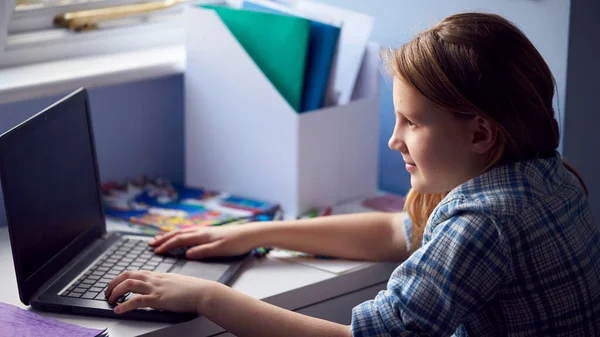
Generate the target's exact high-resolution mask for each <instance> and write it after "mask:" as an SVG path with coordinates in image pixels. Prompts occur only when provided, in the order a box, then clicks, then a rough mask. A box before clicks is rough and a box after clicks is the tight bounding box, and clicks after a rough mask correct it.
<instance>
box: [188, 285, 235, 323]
mask: <svg viewBox="0 0 600 337" xmlns="http://www.w3.org/2000/svg"><path fill="white" fill-rule="evenodd" d="M227 289H229V290H231V288H229V287H227V286H224V285H223V284H221V283H219V282H215V281H206V283H205V286H204V287H202V289H200V291H198V296H197V298H196V313H198V314H200V315H203V316H206V315H207V313H208V311H209V310H210V308H212V307H214V304H213V303H218V301H219V298H220V297H222V295H223V292H224V291H227Z"/></svg>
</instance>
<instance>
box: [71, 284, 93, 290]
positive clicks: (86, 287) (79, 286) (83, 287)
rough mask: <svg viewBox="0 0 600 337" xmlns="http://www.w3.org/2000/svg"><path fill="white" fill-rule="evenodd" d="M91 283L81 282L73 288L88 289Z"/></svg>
mask: <svg viewBox="0 0 600 337" xmlns="http://www.w3.org/2000/svg"><path fill="white" fill-rule="evenodd" d="M91 286H92V285H91V284H88V283H82V284H80V285H78V286H77V288H75V289H89V288H90V287H91Z"/></svg>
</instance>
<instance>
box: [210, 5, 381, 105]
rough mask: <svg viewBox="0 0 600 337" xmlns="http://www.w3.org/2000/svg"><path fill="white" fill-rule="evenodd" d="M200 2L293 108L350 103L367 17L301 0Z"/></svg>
mask: <svg viewBox="0 0 600 337" xmlns="http://www.w3.org/2000/svg"><path fill="white" fill-rule="evenodd" d="M202 7H204V8H207V9H212V10H215V11H216V12H217V14H218V15H219V17H220V18H221V20H222V21H223V23H224V24H225V25H226V26H227V28H228V29H229V30H230V32H231V33H232V35H233V36H234V37H235V38H236V39H237V40H238V42H239V43H240V45H241V46H242V47H243V48H244V49H245V50H246V52H247V53H248V55H249V56H250V57H251V58H252V59H253V60H254V62H255V63H256V65H257V66H258V67H259V68H260V70H261V71H262V72H263V73H264V74H265V76H266V77H267V78H268V79H269V81H270V82H271V83H272V84H273V86H274V87H275V88H276V89H277V90H278V91H279V93H280V94H281V95H282V96H283V97H284V98H285V100H286V101H287V102H288V104H289V105H290V106H291V107H292V108H293V109H294V110H295V111H296V112H299V113H302V112H309V111H314V110H318V109H321V108H323V107H327V106H334V105H343V104H347V103H349V102H350V100H351V98H352V93H353V91H354V86H355V82H356V80H357V77H358V73H359V70H360V68H361V65H362V61H363V56H364V53H365V48H366V46H367V42H368V38H369V36H370V34H371V30H372V27H373V19H372V18H371V17H369V16H367V15H363V14H360V13H355V12H350V11H344V10H340V9H338V8H334V7H329V6H324V5H320V4H317V3H313V2H304V1H293V2H292V1H291V2H284V3H281V2H275V1H270V0H244V1H243V3H242V6H241V8H231V7H226V6H215V5H210V6H209V5H205V6H202ZM240 76H243V74H240ZM251 89H252V88H249V90H251Z"/></svg>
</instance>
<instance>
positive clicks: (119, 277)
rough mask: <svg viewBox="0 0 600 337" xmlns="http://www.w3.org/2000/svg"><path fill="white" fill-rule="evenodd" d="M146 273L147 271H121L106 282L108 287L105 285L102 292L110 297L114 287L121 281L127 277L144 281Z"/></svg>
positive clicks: (146, 276)
mask: <svg viewBox="0 0 600 337" xmlns="http://www.w3.org/2000/svg"><path fill="white" fill-rule="evenodd" d="M148 275H149V272H143V271H126V272H124V273H121V274H119V275H117V276H116V277H115V278H114V279H112V281H110V282H109V283H108V287H106V291H105V292H104V294H105V295H106V297H110V296H111V295H112V293H113V290H114V289H115V287H116V286H117V285H119V284H121V283H122V282H123V281H125V280H127V279H134V280H140V281H146V280H147V279H148ZM117 298H118V297H117Z"/></svg>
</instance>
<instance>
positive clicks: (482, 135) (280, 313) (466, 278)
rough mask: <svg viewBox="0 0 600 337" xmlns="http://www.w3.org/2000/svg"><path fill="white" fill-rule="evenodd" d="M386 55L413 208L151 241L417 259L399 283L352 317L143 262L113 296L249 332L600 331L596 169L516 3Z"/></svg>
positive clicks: (162, 247) (205, 251) (113, 285)
mask: <svg viewBox="0 0 600 337" xmlns="http://www.w3.org/2000/svg"><path fill="white" fill-rule="evenodd" d="M388 61H389V62H388V63H389V65H390V68H391V70H392V73H393V75H394V83H393V86H394V88H393V99H394V106H395V109H396V125H395V128H394V132H393V134H392V136H391V139H390V141H389V146H390V148H391V149H393V150H396V151H398V152H399V153H400V154H401V155H402V157H403V159H404V161H405V162H406V169H407V170H408V171H409V172H410V174H411V185H412V189H411V191H410V193H409V195H408V198H407V202H406V213H400V214H380V213H369V214H357V215H346V216H332V217H327V218H320V219H310V220H299V221H293V222H272V223H257V224H253V225H246V226H238V227H229V228H228V227H222V228H208V229H203V230H200V231H182V232H174V233H169V234H166V235H163V236H159V237H157V238H156V239H155V240H154V241H153V242H151V243H150V245H151V246H153V247H156V253H159V254H160V253H164V252H166V251H168V250H169V249H172V248H174V247H180V246H194V247H193V248H191V249H189V250H188V251H187V256H188V257H189V258H197V259H200V258H204V257H208V256H219V255H237V254H241V253H243V252H246V251H248V250H250V249H251V248H253V247H256V246H275V247H283V248H287V249H293V250H300V251H305V252H309V253H314V254H323V255H332V256H339V257H342V258H350V259H365V260H398V261H404V262H403V263H402V264H401V265H400V266H399V267H398V268H397V269H396V270H395V271H394V273H393V274H392V276H391V278H390V280H389V283H388V287H387V290H385V291H382V292H380V293H379V294H378V295H377V297H376V298H375V299H374V300H372V301H368V302H365V303H363V304H361V305H359V306H357V307H356V308H354V309H353V312H352V323H351V326H350V327H348V326H343V325H339V324H336V323H331V322H327V321H323V320H319V319H316V318H311V317H307V316H303V315H301V314H298V313H294V312H290V311H286V310H283V309H281V308H277V307H274V306H271V305H269V304H266V303H263V302H261V301H259V300H256V299H254V298H250V297H248V296H246V295H244V294H241V293H239V292H236V291H235V290H233V289H231V288H229V287H227V286H224V285H221V284H217V283H214V282H209V281H204V280H200V279H194V278H188V277H184V276H179V275H171V274H158V273H151V272H141V271H134V272H125V273H123V274H121V275H119V276H117V277H116V278H115V279H114V280H113V281H112V282H110V284H109V286H108V288H107V291H106V295H107V296H108V298H109V301H110V302H114V301H115V300H116V299H117V298H119V297H120V296H121V295H123V294H125V293H126V292H128V291H131V292H135V293H139V294H142V296H139V297H136V298H134V299H132V300H129V301H126V302H124V303H122V304H120V305H118V306H117V307H115V312H117V313H123V312H126V311H129V310H132V309H135V308H137V307H148V306H149V307H154V308H158V309H164V310H171V311H196V312H198V313H200V314H201V315H204V316H206V317H207V318H209V319H210V320H212V321H214V322H215V323H217V324H219V325H221V326H222V327H224V328H225V329H227V330H229V331H230V332H232V333H233V334H235V335H238V336H281V335H286V336H351V335H352V336H413V335H429V336H447V335H452V334H454V335H457V336H467V335H468V336H492V335H494V336H496V335H498V336H541V335H569V336H589V335H594V334H600V235H599V231H598V229H597V228H596V225H595V223H594V219H593V218H592V215H591V212H590V208H589V206H588V202H587V198H586V191H585V187H584V185H583V182H582V181H581V179H579V177H578V176H577V174H575V172H574V171H573V170H572V169H571V168H569V166H567V165H566V164H565V163H564V162H563V161H562V159H561V157H560V155H559V154H558V153H557V152H556V148H557V147H558V144H559V130H558V124H557V122H556V120H555V119H554V110H553V107H552V97H553V94H554V87H555V85H554V79H553V77H552V74H551V72H550V70H549V68H548V66H547V65H546V63H545V62H544V60H543V59H542V57H541V55H540V54H539V53H538V51H537V50H536V49H535V48H534V46H533V45H532V44H531V42H530V41H529V40H528V39H527V38H526V37H525V36H524V35H523V33H522V32H521V31H520V30H519V29H518V28H516V27H515V26H514V25H513V24H511V23H510V22H508V21H507V20H505V19H503V18H502V17H499V16H497V15H491V14H481V13H465V14H458V15H453V16H450V17H448V18H446V19H444V20H442V21H441V22H440V23H438V24H437V25H436V26H434V27H433V28H431V29H429V30H426V31H424V32H422V33H420V34H419V35H417V36H416V37H415V38H414V39H413V40H412V41H410V42H409V43H407V44H406V45H404V46H403V47H401V48H400V49H399V50H397V51H391V52H389V57H388ZM409 252H412V254H409ZM231 308H236V310H231ZM284 329H285V330H284ZM282 331H285V333H282Z"/></svg>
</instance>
